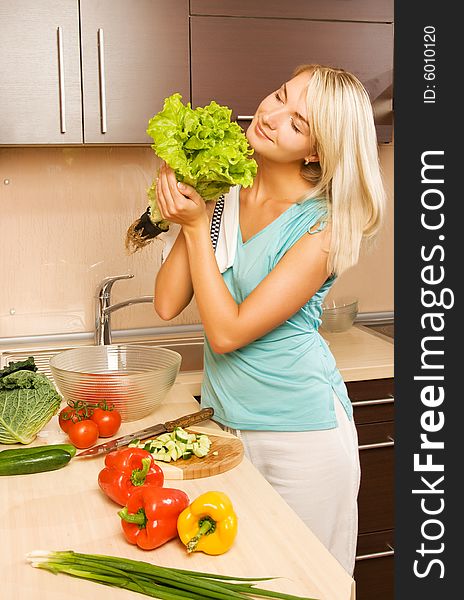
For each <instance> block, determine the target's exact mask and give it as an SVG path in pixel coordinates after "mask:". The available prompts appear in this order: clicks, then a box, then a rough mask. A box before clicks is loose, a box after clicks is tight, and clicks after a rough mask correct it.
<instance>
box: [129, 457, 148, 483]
mask: <svg viewBox="0 0 464 600" xmlns="http://www.w3.org/2000/svg"><path fill="white" fill-rule="evenodd" d="M150 465H151V458H150V457H149V456H147V457H146V458H142V468H141V469H134V470H133V471H132V475H131V483H132V485H143V484H144V483H145V478H146V476H147V475H148V471H149V470H150Z"/></svg>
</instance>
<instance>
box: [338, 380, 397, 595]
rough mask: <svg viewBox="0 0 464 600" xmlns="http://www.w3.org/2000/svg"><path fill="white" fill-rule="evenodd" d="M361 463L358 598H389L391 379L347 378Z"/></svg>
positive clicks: (391, 551)
mask: <svg viewBox="0 0 464 600" xmlns="http://www.w3.org/2000/svg"><path fill="white" fill-rule="evenodd" d="M346 385H347V388H348V393H349V396H350V398H351V402H352V404H353V409H354V420H355V423H356V428H357V432H358V443H359V456H360V462H361V485H360V490H359V496H358V508H359V524H358V545H357V550H356V566H355V571H354V579H355V581H356V598H357V600H370V599H371V598H373V597H375V598H376V600H391V598H393V597H394V578H393V571H394V558H393V556H394V381H393V378H384V379H374V380H365V381H351V382H347V384H346Z"/></svg>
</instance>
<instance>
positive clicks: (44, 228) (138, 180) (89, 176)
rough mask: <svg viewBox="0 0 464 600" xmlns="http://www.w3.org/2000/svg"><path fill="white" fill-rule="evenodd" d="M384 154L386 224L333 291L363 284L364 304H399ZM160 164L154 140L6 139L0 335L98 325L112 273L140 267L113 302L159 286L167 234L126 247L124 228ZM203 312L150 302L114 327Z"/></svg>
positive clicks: (0, 187)
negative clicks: (160, 312) (114, 143)
mask: <svg viewBox="0 0 464 600" xmlns="http://www.w3.org/2000/svg"><path fill="white" fill-rule="evenodd" d="M380 157H381V164H382V169H383V171H384V178H385V182H386V185H387V189H388V194H389V204H388V211H387V220H386V223H385V227H384V229H383V231H382V234H381V235H380V236H379V237H378V240H377V242H376V245H375V247H373V248H372V249H371V250H370V251H369V252H366V251H365V252H363V255H362V257H361V260H360V262H359V264H358V265H357V266H356V267H354V268H353V269H351V270H350V271H348V272H347V273H346V274H344V275H343V276H342V277H340V279H339V280H338V281H337V283H336V284H335V286H334V289H333V292H331V294H332V295H334V294H349V293H354V294H356V295H357V296H358V297H359V299H360V305H359V308H360V311H361V312H377V311H392V310H393V145H385V146H381V147H380ZM155 170H156V158H155V156H154V153H153V151H152V150H151V149H150V148H149V147H132V148H131V147H89V148H84V147H68V148H47V147H35V148H0V222H1V240H2V245H1V248H2V249H1V253H0V276H1V281H2V285H0V338H5V337H14V336H31V335H41V334H54V333H72V332H85V331H92V330H93V327H94V295H95V290H96V287H97V285H98V282H99V281H100V280H101V279H103V278H104V277H107V276H109V275H119V274H125V273H132V274H134V276H135V277H134V279H132V280H127V281H120V282H118V283H116V284H115V286H114V288H113V300H114V301H115V302H119V301H121V300H125V299H126V298H129V297H132V296H140V295H145V294H152V293H153V280H154V276H155V274H156V272H157V269H158V268H159V265H160V252H161V247H162V242H160V241H155V242H153V243H152V244H151V245H150V246H148V247H147V248H145V249H143V250H142V251H139V252H137V253H135V254H133V255H129V254H128V253H127V252H126V249H125V245H124V238H125V232H126V230H127V227H128V226H129V225H130V224H131V223H132V222H133V221H134V220H135V219H136V218H138V217H139V216H140V214H141V213H143V211H144V210H145V208H146V206H147V201H146V189H147V188H148V187H149V185H150V183H151V180H152V177H153V175H154V173H155ZM199 322H200V320H199V316H198V312H197V310H196V306H195V302H194V301H193V302H192V303H191V305H190V306H189V307H188V308H187V309H186V310H185V311H184V312H183V314H182V315H180V316H179V317H177V318H176V319H175V320H173V321H170V322H169V323H166V322H164V321H161V319H159V318H158V317H157V316H156V315H155V314H154V311H153V309H152V307H151V305H149V304H140V305H136V306H132V307H128V308H125V309H123V310H121V311H118V312H117V313H114V315H113V329H131V328H139V327H159V326H165V325H183V324H195V323H199Z"/></svg>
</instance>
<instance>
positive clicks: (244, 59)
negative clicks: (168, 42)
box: [191, 0, 393, 142]
mask: <svg viewBox="0 0 464 600" xmlns="http://www.w3.org/2000/svg"><path fill="white" fill-rule="evenodd" d="M269 4H270V6H269ZM308 4H311V9H312V5H313V3H307V2H306V3H303V2H295V1H290V2H287V3H286V4H285V6H284V5H280V8H279V6H278V5H277V3H276V2H272V3H262V2H250V3H244V2H240V3H235V2H233V3H232V2H224V3H222V2H221V4H220V7H219V6H218V5H217V3H213V2H208V1H207V0H194V1H193V2H192V3H191V77H192V104H193V105H194V106H201V105H204V104H206V103H208V102H209V101H210V100H211V99H212V98H213V99H215V100H216V101H217V102H219V103H220V104H226V105H227V106H229V107H230V108H231V109H232V112H233V114H234V116H235V117H236V118H237V120H238V121H239V122H240V124H241V125H244V126H245V127H246V125H247V123H248V122H249V120H250V119H251V116H252V115H253V114H254V112H255V110H256V108H257V106H258V104H259V102H260V101H261V100H262V99H263V98H264V97H265V96H267V95H268V94H270V93H271V92H272V91H274V90H276V89H278V88H279V87H280V85H281V84H282V82H283V81H286V80H287V79H288V78H289V77H291V74H292V72H293V70H294V69H295V68H296V67H297V66H298V65H300V64H304V63H322V64H330V65H334V66H338V67H342V68H345V69H347V70H349V71H352V72H353V73H354V74H355V75H357V76H358V77H359V78H360V80H361V81H362V82H363V84H364V85H365V87H366V89H367V90H368V92H369V94H370V97H371V100H372V102H373V106H374V112H375V122H376V128H377V134H378V140H379V142H390V141H391V139H392V73H393V24H392V14H391V13H392V10H391V8H392V6H391V2H389V1H385V2H380V1H379V2H375V3H373V5H372V8H371V9H368V8H367V7H366V6H367V5H366V3H365V2H361V1H359V2H353V3H351V2H350V3H348V6H349V7H351V6H352V5H354V6H355V7H356V11H354V12H353V13H350V10H349V9H347V8H346V6H347V3H341V2H334V3H332V2H329V3H322V2H321V3H316V5H317V11H315V12H314V13H312V12H311V10H310V9H309V8H308ZM265 7H266V8H265ZM331 7H332V8H333V9H332V8H331ZM334 7H335V8H334ZM375 7H377V8H379V7H380V8H382V10H380V8H379V11H378V12H377V17H376V16H375ZM283 11H285V12H286V14H285V16H284V15H283V14H282V13H283ZM363 11H364V12H363ZM371 11H373V12H371ZM362 14H365V19H366V20H365V21H363V20H362V19H361V15H362ZM228 15H230V16H228ZM279 17H280V18H279ZM348 18H349V20H347V19H348ZM376 18H377V19H387V21H381V20H377V21H376V20H375V19H376ZM370 19H372V20H370ZM219 75H220V76H219Z"/></svg>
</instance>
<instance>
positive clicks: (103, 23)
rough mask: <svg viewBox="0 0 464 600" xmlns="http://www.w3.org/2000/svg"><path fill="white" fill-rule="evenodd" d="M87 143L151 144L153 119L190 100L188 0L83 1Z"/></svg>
mask: <svg viewBox="0 0 464 600" xmlns="http://www.w3.org/2000/svg"><path fill="white" fill-rule="evenodd" d="M80 7H81V43H82V78H83V82H82V83H83V107H84V142H85V143H95V144H102V143H103V144H105V143H106V144H147V143H150V142H152V141H153V140H152V139H151V138H150V137H149V136H148V135H147V134H146V129H147V125H148V121H149V119H150V118H151V117H152V116H153V115H154V114H155V113H157V112H158V111H159V110H161V108H162V106H163V100H164V98H165V97H167V96H170V95H171V94H173V93H174V92H179V93H181V94H182V96H183V98H184V101H188V100H189V99H190V98H189V95H190V94H189V27H188V0H175V2H173V1H172V0H136V1H134V0H99V1H98V2H95V0H81V2H80Z"/></svg>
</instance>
